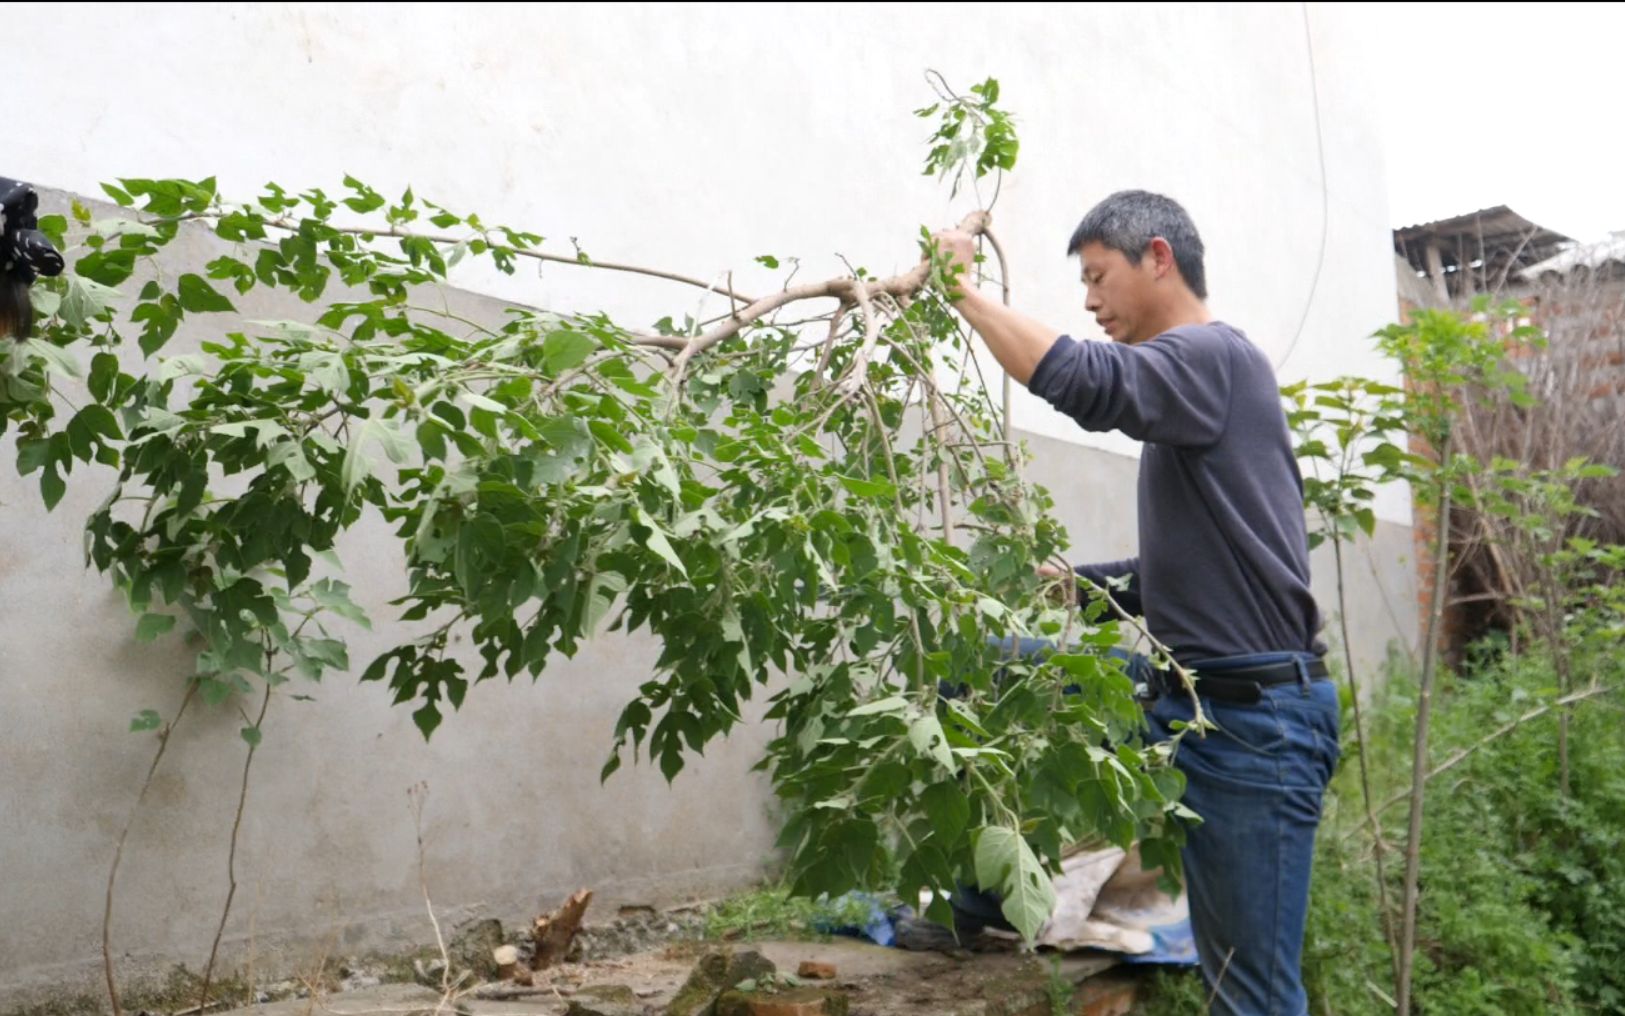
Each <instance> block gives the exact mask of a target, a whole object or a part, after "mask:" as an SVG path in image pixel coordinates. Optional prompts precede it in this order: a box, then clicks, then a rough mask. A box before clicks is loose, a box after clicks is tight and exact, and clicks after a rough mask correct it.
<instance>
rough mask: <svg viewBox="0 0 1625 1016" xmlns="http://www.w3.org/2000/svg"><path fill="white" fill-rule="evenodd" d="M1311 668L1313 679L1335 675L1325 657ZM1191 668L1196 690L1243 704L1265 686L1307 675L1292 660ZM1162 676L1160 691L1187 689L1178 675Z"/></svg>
mask: <svg viewBox="0 0 1625 1016" xmlns="http://www.w3.org/2000/svg"><path fill="white" fill-rule="evenodd" d="M1307 668H1308V674H1309V679H1310V680H1311V681H1326V680H1330V678H1331V672H1330V671H1328V670H1327V669H1326V663H1325V661H1323V660H1315V661H1314V662H1312V663H1309V664H1307ZM1191 669H1192V670H1194V671H1195V672H1196V694H1198V695H1203V696H1206V697H1207V698H1213V699H1218V700H1219V701H1221V702H1239V703H1241V704H1243V705H1251V704H1252V703H1254V702H1257V701H1259V700H1260V699H1262V698H1263V697H1264V689H1265V688H1268V687H1271V686H1273V685H1277V684H1289V683H1293V682H1297V681H1301V680H1302V679H1303V670H1302V668H1301V667H1300V665H1299V664H1298V663H1297V662H1295V661H1291V660H1287V661H1283V662H1281V663H1265V664H1260V665H1259V666H1256V667H1226V668H1225V669H1224V670H1214V671H1204V670H1203V669H1202V667H1201V665H1200V664H1196V665H1193V666H1192V667H1191ZM1158 676H1159V677H1162V681H1161V682H1159V683H1161V684H1162V687H1161V688H1159V689H1158V691H1159V693H1160V694H1163V695H1167V694H1170V693H1178V692H1181V691H1182V690H1183V689H1182V688H1180V687H1179V685H1178V678H1177V677H1174V676H1172V675H1167V676H1164V675H1158ZM1170 685H1171V686H1172V687H1170Z"/></svg>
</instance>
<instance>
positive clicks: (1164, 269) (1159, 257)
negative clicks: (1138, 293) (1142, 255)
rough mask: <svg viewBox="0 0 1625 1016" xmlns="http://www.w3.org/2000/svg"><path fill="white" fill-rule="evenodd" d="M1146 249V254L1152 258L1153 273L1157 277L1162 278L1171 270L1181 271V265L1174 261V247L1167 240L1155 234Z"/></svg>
mask: <svg viewBox="0 0 1625 1016" xmlns="http://www.w3.org/2000/svg"><path fill="white" fill-rule="evenodd" d="M1145 250H1146V256H1147V257H1148V258H1150V259H1151V270H1152V273H1153V274H1154V275H1155V276H1156V277H1157V278H1159V279H1161V278H1164V277H1165V276H1167V275H1168V274H1169V273H1170V272H1178V271H1179V266H1178V265H1176V264H1175V263H1174V248H1173V246H1172V245H1171V244H1169V243H1168V241H1167V240H1164V239H1163V238H1162V237H1160V236H1154V237H1152V238H1151V243H1150V244H1149V245H1147V247H1146V249H1145Z"/></svg>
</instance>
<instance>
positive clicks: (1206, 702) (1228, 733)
mask: <svg viewBox="0 0 1625 1016" xmlns="http://www.w3.org/2000/svg"><path fill="white" fill-rule="evenodd" d="M1202 706H1203V708H1204V709H1206V710H1207V714H1208V718H1209V719H1211V720H1212V721H1213V722H1214V723H1215V724H1216V725H1217V726H1218V728H1219V730H1218V734H1217V736H1219V737H1223V738H1225V739H1227V740H1229V741H1232V742H1234V743H1235V744H1236V745H1237V746H1238V747H1240V748H1242V749H1245V750H1246V751H1249V752H1252V753H1254V754H1257V755H1266V756H1274V755H1277V754H1279V753H1280V751H1281V749H1282V748H1283V747H1285V746H1286V725H1285V724H1284V723H1283V722H1282V719H1281V713H1280V711H1279V709H1277V707H1276V705H1275V703H1274V701H1272V700H1271V699H1269V698H1268V697H1266V698H1264V699H1262V700H1260V701H1259V702H1257V703H1254V704H1252V705H1238V704H1235V703H1228V702H1215V701H1214V700H1212V699H1203V700H1202Z"/></svg>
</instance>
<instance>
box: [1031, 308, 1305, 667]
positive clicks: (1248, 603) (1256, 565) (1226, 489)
mask: <svg viewBox="0 0 1625 1016" xmlns="http://www.w3.org/2000/svg"><path fill="white" fill-rule="evenodd" d="M1028 387H1029V388H1030V389H1031V390H1032V391H1033V393H1034V394H1036V395H1038V396H1040V397H1041V398H1043V399H1045V400H1046V401H1047V402H1049V403H1050V404H1051V405H1052V406H1054V407H1055V408H1056V409H1058V410H1060V411H1061V412H1063V413H1066V414H1067V415H1068V416H1070V417H1072V418H1073V419H1074V420H1076V421H1077V422H1078V424H1079V425H1080V426H1082V427H1083V428H1084V429H1085V430H1100V431H1104V430H1120V431H1122V432H1123V433H1125V434H1127V435H1128V436H1130V437H1132V438H1137V439H1138V440H1140V441H1143V442H1145V448H1144V450H1143V452H1142V454H1141V457H1140V481H1139V522H1140V556H1139V557H1138V558H1130V559H1129V560H1127V561H1117V562H1110V563H1106V564H1099V565H1089V566H1084V567H1082V568H1079V572H1080V573H1082V574H1084V575H1087V576H1088V577H1090V578H1092V579H1095V580H1097V581H1099V580H1100V579H1102V578H1103V577H1105V576H1112V575H1124V574H1128V575H1131V576H1132V577H1133V585H1132V587H1131V588H1132V591H1133V593H1135V594H1138V598H1139V600H1140V605H1141V607H1142V611H1143V613H1144V615H1145V618H1146V622H1147V626H1148V627H1149V628H1150V630H1151V633H1152V634H1153V635H1155V636H1156V637H1157V638H1158V639H1159V640H1161V641H1162V642H1163V643H1165V644H1166V645H1168V646H1169V648H1171V649H1172V650H1173V651H1174V655H1175V656H1176V657H1177V658H1178V659H1179V660H1180V662H1182V663H1190V662H1193V661H1198V660H1202V659H1210V658H1213V657H1219V656H1233V655H1238V654H1242V653H1261V652H1275V651H1282V650H1290V651H1299V652H1301V651H1308V652H1317V653H1319V652H1324V651H1325V647H1324V645H1323V644H1322V643H1321V642H1320V640H1319V638H1318V632H1319V631H1320V624H1321V622H1320V611H1319V609H1318V608H1317V607H1316V605H1315V599H1314V596H1313V594H1312V593H1311V592H1310V590H1309V544H1308V536H1307V533H1306V530H1305V524H1304V510H1303V478H1302V476H1301V474H1300V473H1299V472H1298V463H1297V460H1296V458H1295V457H1294V456H1293V453H1292V441H1291V438H1290V435H1289V433H1288V431H1287V424H1286V414H1285V412H1284V411H1283V409H1282V408H1281V398H1280V392H1279V389H1278V386H1277V384H1276V380H1275V372H1274V370H1273V369H1272V368H1271V367H1270V363H1269V361H1268V360H1267V359H1265V357H1264V354H1263V353H1262V352H1261V351H1260V350H1259V349H1258V347H1257V346H1254V345H1253V344H1252V342H1250V341H1248V339H1247V337H1246V336H1245V335H1243V334H1242V333H1241V332H1240V331H1239V330H1237V329H1235V328H1232V327H1231V326H1229V325H1227V324H1223V323H1220V322H1213V323H1211V324H1205V325H1184V326H1181V327H1178V328H1175V329H1173V330H1171V331H1168V332H1165V333H1163V334H1162V335H1159V336H1157V337H1156V338H1155V339H1152V340H1151V341H1149V342H1143V343H1139V344H1137V345H1125V344H1121V343H1115V342H1113V343H1106V342H1075V341H1073V340H1072V339H1071V338H1070V337H1068V336H1064V335H1063V336H1061V338H1060V339H1059V340H1058V341H1057V342H1056V343H1055V345H1054V347H1052V348H1051V349H1050V351H1049V352H1048V353H1047V354H1045V356H1044V358H1043V360H1041V361H1040V362H1039V364H1038V368H1037V370H1035V371H1034V372H1033V376H1032V379H1031V381H1030V382H1029V383H1028ZM1131 604H1132V598H1131ZM1126 606H1129V607H1130V609H1133V607H1132V605H1128V604H1126Z"/></svg>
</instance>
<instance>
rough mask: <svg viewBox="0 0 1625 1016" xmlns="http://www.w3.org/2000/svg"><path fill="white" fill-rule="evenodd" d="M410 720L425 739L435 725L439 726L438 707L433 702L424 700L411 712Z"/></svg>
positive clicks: (432, 732) (431, 732) (428, 736)
mask: <svg viewBox="0 0 1625 1016" xmlns="http://www.w3.org/2000/svg"><path fill="white" fill-rule="evenodd" d="M412 722H413V723H416V724H417V726H418V729H419V730H421V731H422V732H423V739H424V740H425V741H427V740H428V739H429V738H430V736H431V735H433V734H434V730H435V728H436V727H438V726H440V707H439V706H436V705H435V704H434V703H433V702H426V703H424V704H423V706H422V707H421V708H419V709H417V710H416V711H414V712H413V713H412Z"/></svg>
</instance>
